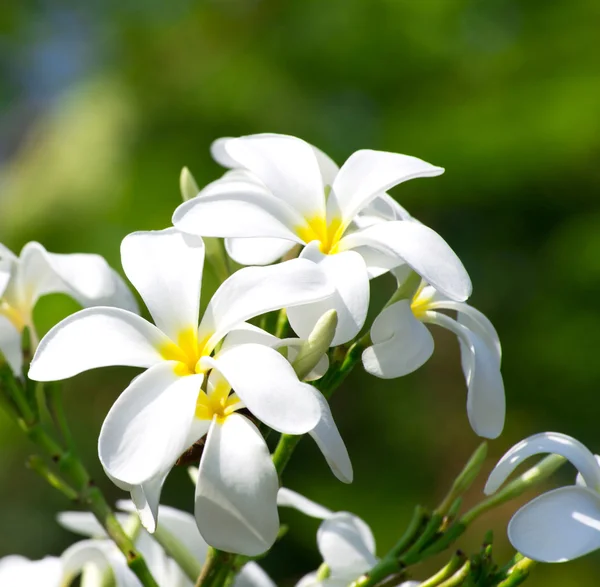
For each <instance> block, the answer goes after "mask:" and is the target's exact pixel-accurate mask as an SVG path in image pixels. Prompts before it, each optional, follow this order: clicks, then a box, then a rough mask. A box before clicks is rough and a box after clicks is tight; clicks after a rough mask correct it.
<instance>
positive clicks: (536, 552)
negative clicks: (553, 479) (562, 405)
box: [484, 432, 600, 563]
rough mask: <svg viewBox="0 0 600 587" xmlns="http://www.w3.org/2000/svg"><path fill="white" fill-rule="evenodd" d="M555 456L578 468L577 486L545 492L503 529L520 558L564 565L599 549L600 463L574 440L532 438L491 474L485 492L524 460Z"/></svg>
mask: <svg viewBox="0 0 600 587" xmlns="http://www.w3.org/2000/svg"><path fill="white" fill-rule="evenodd" d="M540 453H554V454H558V455H562V456H563V457H565V458H567V459H568V460H569V461H571V463H573V465H574V466H575V467H576V468H577V469H578V470H579V473H580V477H579V479H578V484H576V485H570V486H567V487H561V488H559V489H554V490H552V491H548V492H547V493H544V494H542V495H540V496H539V497H536V498H535V499H534V500H532V501H530V502H529V503H528V504H526V505H524V506H523V507H522V508H521V509H520V510H518V511H517V513H516V514H515V515H514V516H513V517H512V519H511V521H510V523H509V525H508V538H509V540H510V542H511V543H512V545H513V546H514V547H515V548H516V549H517V550H518V551H519V552H521V553H523V554H524V555H525V556H527V557H529V558H531V559H533V560H537V561H541V562H546V563H558V562H565V561H569V560H572V559H575V558H578V557H580V556H583V555H584V554H588V553H589V552H592V551H594V550H597V549H599V548H600V464H599V462H598V457H594V455H593V454H592V453H591V452H590V451H589V450H588V449H587V448H586V447H585V446H584V445H583V444H581V443H580V442H579V441H577V440H575V439H574V438H571V437H570V436H567V435H565V434H559V433H556V432H544V433H542V434H535V435H533V436H530V437H529V438H527V439H525V440H523V441H521V442H519V443H518V444H516V445H515V446H513V448H511V449H510V450H509V451H508V452H507V453H506V454H505V455H504V456H503V457H502V458H501V459H500V461H499V462H498V464H497V465H496V467H495V468H494V470H493V471H492V472H491V474H490V476H489V479H488V481H487V484H486V486H485V490H484V491H485V493H486V494H487V495H490V494H492V493H495V492H496V491H497V490H498V489H499V488H500V486H501V485H502V484H503V483H504V481H505V480H506V479H507V477H508V476H509V475H510V474H511V473H512V471H513V470H514V469H515V468H516V467H518V466H519V465H520V464H521V463H522V462H523V461H524V460H525V459H526V458H528V457H530V456H532V455H536V454H540Z"/></svg>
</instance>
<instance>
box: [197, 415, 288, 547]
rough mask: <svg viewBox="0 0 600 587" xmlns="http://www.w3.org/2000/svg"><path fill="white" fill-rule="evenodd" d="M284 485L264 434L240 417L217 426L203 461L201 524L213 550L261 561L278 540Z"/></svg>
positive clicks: (199, 485) (199, 494)
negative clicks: (279, 498) (279, 504)
mask: <svg viewBox="0 0 600 587" xmlns="http://www.w3.org/2000/svg"><path fill="white" fill-rule="evenodd" d="M278 489H279V482H278V479H277V472H276V471H275V467H274V465H273V462H272V461H271V455H270V454H269V450H268V448H267V445H266V444H265V441H264V440H263V438H262V436H261V435H260V433H259V431H258V429H257V428H256V426H254V424H252V422H250V420H248V419H247V418H245V417H244V416H241V415H239V414H232V415H230V416H228V417H227V418H226V419H225V421H224V423H223V424H218V423H216V421H213V425H212V426H211V428H210V430H209V433H208V437H207V440H206V444H205V447H204V452H203V454H202V458H201V460H200V468H199V474H198V482H197V484H196V507H195V512H196V521H197V523H198V529H199V530H200V534H202V537H203V538H204V540H206V542H207V543H208V544H210V545H211V546H213V547H215V548H219V549H221V550H225V551H227V552H235V553H238V554H244V555H246V556H257V555H259V554H261V553H263V552H265V551H266V550H268V549H269V548H270V547H271V546H272V545H273V543H274V542H275V539H276V537H277V532H278V530H279V516H278V514H277V491H278Z"/></svg>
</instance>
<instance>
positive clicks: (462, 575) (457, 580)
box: [439, 561, 471, 587]
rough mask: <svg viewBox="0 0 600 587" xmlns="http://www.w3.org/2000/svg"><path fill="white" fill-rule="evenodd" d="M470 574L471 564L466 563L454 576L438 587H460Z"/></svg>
mask: <svg viewBox="0 0 600 587" xmlns="http://www.w3.org/2000/svg"><path fill="white" fill-rule="evenodd" d="M470 572H471V562H470V561H467V562H466V563H465V564H464V565H463V566H462V567H461V568H460V569H458V571H456V573H454V575H452V576H451V577H450V578H449V579H447V580H446V581H444V582H443V583H440V585H439V587H458V585H462V584H463V583H464V582H465V581H466V579H467V577H468V576H469V573H470Z"/></svg>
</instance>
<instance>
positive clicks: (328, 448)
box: [309, 388, 354, 483]
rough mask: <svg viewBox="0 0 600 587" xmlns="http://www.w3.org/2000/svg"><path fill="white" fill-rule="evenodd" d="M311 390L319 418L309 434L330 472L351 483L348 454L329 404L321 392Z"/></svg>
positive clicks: (350, 465)
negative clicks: (318, 409) (319, 413)
mask: <svg viewBox="0 0 600 587" xmlns="http://www.w3.org/2000/svg"><path fill="white" fill-rule="evenodd" d="M313 391H314V395H315V397H316V398H317V399H318V401H319V403H320V405H321V419H320V420H319V423H318V424H317V425H316V426H315V427H314V428H313V429H312V430H311V431H310V432H309V434H310V435H311V436H312V438H313V440H314V441H315V442H316V443H317V446H318V447H319V449H320V450H321V452H322V453H323V456H324V457H325V460H326V461H327V464H328V465H329V467H330V468H331V471H332V473H333V474H334V475H335V476H336V477H337V478H338V479H339V480H340V481H342V482H343V483H352V479H353V477H354V474H353V471H352V463H351V462H350V456H349V455H348V450H347V449H346V445H345V444H344V441H343V440H342V437H341V436H340V433H339V431H338V429H337V426H336V425H335V422H334V420H333V416H332V415H331V409H330V408H329V404H328V403H327V400H326V399H325V398H324V397H323V394H322V393H320V392H319V391H317V390H316V389H314V388H313Z"/></svg>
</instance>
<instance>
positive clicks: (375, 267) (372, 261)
mask: <svg viewBox="0 0 600 587" xmlns="http://www.w3.org/2000/svg"><path fill="white" fill-rule="evenodd" d="M352 250H353V251H354V252H356V253H358V254H359V255H360V256H361V257H362V258H363V260H364V262H365V265H366V266H367V272H368V274H369V279H375V277H379V276H380V275H383V274H384V273H387V272H388V271H391V270H392V269H395V268H396V267H398V266H400V265H403V264H404V261H402V259H399V258H398V257H390V256H389V255H386V254H385V253H382V252H381V251H378V250H376V249H373V248H371V247H356V248H354V249H352Z"/></svg>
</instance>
